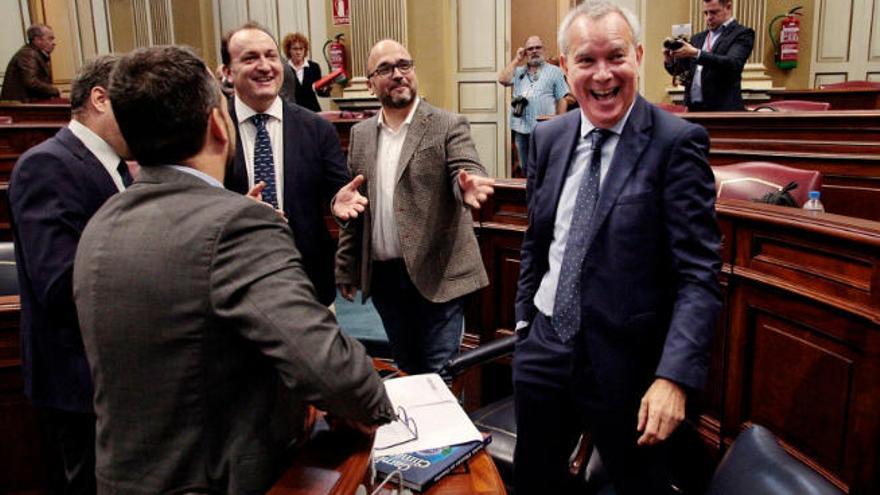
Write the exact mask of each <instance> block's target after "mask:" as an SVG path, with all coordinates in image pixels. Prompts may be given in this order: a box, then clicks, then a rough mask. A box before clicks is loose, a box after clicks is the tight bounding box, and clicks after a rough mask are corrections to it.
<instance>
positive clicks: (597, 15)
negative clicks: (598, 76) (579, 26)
mask: <svg viewBox="0 0 880 495" xmlns="http://www.w3.org/2000/svg"><path fill="white" fill-rule="evenodd" d="M615 12H616V13H618V14H620V15H621V17H623V19H624V20H625V21H626V23H627V24H628V25H629V30H630V31H631V32H632V40H633V47H635V46H636V45H637V44H638V42H639V37H640V36H641V34H642V27H641V25H640V24H639V18H638V17H636V15H635V14H633V12H632V11H631V10H629V9H628V8H626V7H622V6H620V5H617V4H615V3H614V2H611V1H609V0H587V1H586V2H584V3H582V4H580V5H578V6H577V7H575V8H573V9H571V10H570V11H569V12H568V14H567V15H566V16H565V19H562V23H561V24H559V33H558V34H557V39H556V41H557V43H558V44H559V53H561V54H563V55H567V54H568V48H569V47H568V29H569V28H570V27H571V24H572V23H573V22H574V21H575V20H576V19H577V18H578V17H581V16H584V17H587V18H589V19H591V20H596V19H601V18H603V17H605V16H606V15H608V14H612V13H615Z"/></svg>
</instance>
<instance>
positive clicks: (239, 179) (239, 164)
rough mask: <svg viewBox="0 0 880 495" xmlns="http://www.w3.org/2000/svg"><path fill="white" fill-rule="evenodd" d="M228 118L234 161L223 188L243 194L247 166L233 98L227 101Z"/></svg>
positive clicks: (246, 180) (246, 181) (245, 186)
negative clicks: (232, 138)
mask: <svg viewBox="0 0 880 495" xmlns="http://www.w3.org/2000/svg"><path fill="white" fill-rule="evenodd" d="M227 103H228V105H227V107H228V109H229V118H231V119H232V123H233V125H235V161H234V162H233V164H232V170H231V171H230V173H228V174H227V175H228V177H226V178H225V179H224V181H223V182H224V186H225V187H226V188H227V189H229V190H230V191H235V192H238V193H241V194H244V193H246V192H247V191H248V179H247V166H246V165H245V161H244V146H242V145H241V129H239V125H240V124H239V123H238V117H237V116H236V115H235V98H234V97H233V98H229V99H228V100H227Z"/></svg>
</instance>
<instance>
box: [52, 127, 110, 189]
mask: <svg viewBox="0 0 880 495" xmlns="http://www.w3.org/2000/svg"><path fill="white" fill-rule="evenodd" d="M56 136H57V137H58V141H60V142H61V144H63V145H64V146H66V147H67V149H69V150H70V152H71V153H73V155H74V156H76V157H77V159H79V160H80V161H81V162H82V163H85V164H86V166H88V170H89V173H90V174H91V175H92V177H93V178H94V179H95V183H96V184H97V185H98V188H99V189H100V190H101V192H102V193H103V194H104V195H105V196H106V197H110V196H112V195H114V194H116V193H117V192H119V189H118V188H117V187H116V183H115V182H113V178H112V177H110V173H109V172H108V171H107V169H106V168H104V165H103V164H102V163H101V162H100V161H99V160H98V157H96V156H95V155H93V154H92V152H91V151H89V149H88V148H86V145H85V144H83V142H82V141H80V140H79V138H78V137H76V136H75V135H74V134H73V133H72V132H70V129H68V128H67V127H65V128H64V129H61V130H60V131H58V134H57V135H56Z"/></svg>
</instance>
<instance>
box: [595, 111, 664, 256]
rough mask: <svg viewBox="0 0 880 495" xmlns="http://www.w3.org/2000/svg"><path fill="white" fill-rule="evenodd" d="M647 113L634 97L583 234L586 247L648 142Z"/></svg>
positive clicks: (649, 122) (648, 126)
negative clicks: (588, 223)
mask: <svg viewBox="0 0 880 495" xmlns="http://www.w3.org/2000/svg"><path fill="white" fill-rule="evenodd" d="M649 111H650V108H649V107H648V103H647V102H646V101H645V100H644V99H642V97H641V96H637V97H636V102H635V105H634V106H633V109H632V112H631V113H630V115H629V119H628V120H627V122H626V125H624V126H623V132H622V133H621V135H620V140H619V141H618V142H617V148H615V150H614V156H612V157H611V165H610V166H609V167H608V173H607V175H606V176H605V180H604V181H603V182H602V189H601V191H600V192H599V202H598V203H596V211H595V212H593V220H592V221H591V222H590V231H589V232H588V233H587V241H586V242H587V246H589V245H590V243H592V242H593V239H594V238H595V236H596V232H598V231H599V228H600V227H601V226H602V223H604V222H605V218H606V217H607V216H608V213H609V212H610V211H611V208H612V207H613V206H614V203H616V202H617V198H618V196H620V192H621V191H622V190H623V186H624V185H625V184H626V182H627V180H629V177H630V176H631V175H632V172H633V170H634V169H635V168H636V164H637V163H638V162H639V159H640V158H641V156H642V153H643V152H644V151H645V148H646V147H647V146H648V143H649V142H650V141H651V137H650V129H651V125H652V123H651V117H650V115H649Z"/></svg>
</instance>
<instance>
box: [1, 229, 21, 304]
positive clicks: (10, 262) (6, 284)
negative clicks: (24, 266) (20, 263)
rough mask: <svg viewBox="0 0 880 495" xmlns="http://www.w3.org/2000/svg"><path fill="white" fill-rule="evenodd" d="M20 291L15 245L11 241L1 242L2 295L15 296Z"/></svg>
mask: <svg viewBox="0 0 880 495" xmlns="http://www.w3.org/2000/svg"><path fill="white" fill-rule="evenodd" d="M18 293H19V292H18V272H17V271H16V269H15V248H14V245H13V244H12V243H11V242H0V296H15V295H18Z"/></svg>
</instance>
